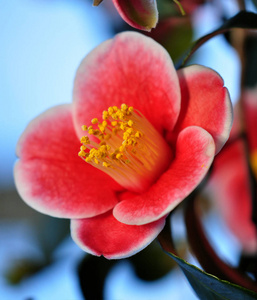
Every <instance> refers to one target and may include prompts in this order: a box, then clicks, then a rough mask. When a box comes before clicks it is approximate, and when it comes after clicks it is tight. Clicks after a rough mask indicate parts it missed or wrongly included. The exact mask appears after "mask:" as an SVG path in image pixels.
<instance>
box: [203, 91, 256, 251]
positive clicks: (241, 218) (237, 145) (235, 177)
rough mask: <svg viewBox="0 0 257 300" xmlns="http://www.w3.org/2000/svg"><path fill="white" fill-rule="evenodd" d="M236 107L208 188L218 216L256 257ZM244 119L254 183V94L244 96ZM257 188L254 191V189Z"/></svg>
mask: <svg viewBox="0 0 257 300" xmlns="http://www.w3.org/2000/svg"><path fill="white" fill-rule="evenodd" d="M238 108H239V107H236V109H237V110H236V112H235V121H234V124H233V128H232V131H231V135H230V139H229V142H228V143H227V145H226V146H225V147H224V148H223V149H222V151H221V153H219V155H218V156H217V157H216V159H215V162H214V168H213V172H212V176H211V179H210V184H209V185H208V186H207V190H208V189H209V192H211V193H210V195H212V198H213V200H214V203H215V204H216V205H217V207H218V211H219V213H220V214H221V215H222V217H223V218H224V220H225V222H226V224H227V225H228V227H229V228H230V230H231V231H232V233H233V234H234V235H235V236H236V237H237V239H238V240H239V241H240V243H241V245H242V249H243V251H244V252H245V253H256V251H257V235H256V228H255V225H254V223H253V222H252V220H251V217H252V199H251V197H252V195H251V188H252V187H251V186H250V182H251V180H250V175H249V166H248V163H247V154H246V147H245V144H244V142H243V139H242V137H240V133H241V129H240V119H239V110H238ZM243 114H244V115H243V117H244V120H245V123H246V133H247V139H248V142H249V152H250V153H249V155H250V162H251V167H252V171H253V173H254V176H255V177H256V179H257V135H256V128H257V90H256V89H255V90H246V91H244V92H243ZM255 188H256V187H255Z"/></svg>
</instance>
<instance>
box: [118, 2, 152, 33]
mask: <svg viewBox="0 0 257 300" xmlns="http://www.w3.org/2000/svg"><path fill="white" fill-rule="evenodd" d="M113 3H114V5H115V7H116V9H117V11H118V12H119V14H120V16H121V17H122V18H123V20H124V21H125V22H127V23H128V24H129V25H130V26H132V27H135V28H137V29H141V30H146V31H150V30H151V29H152V28H155V26H156V24H157V22H158V10H157V4H156V0H113Z"/></svg>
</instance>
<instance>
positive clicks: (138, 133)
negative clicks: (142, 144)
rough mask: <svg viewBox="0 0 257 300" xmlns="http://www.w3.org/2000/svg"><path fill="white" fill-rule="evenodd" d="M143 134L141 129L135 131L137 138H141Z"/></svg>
mask: <svg viewBox="0 0 257 300" xmlns="http://www.w3.org/2000/svg"><path fill="white" fill-rule="evenodd" d="M142 135H143V134H142V132H140V131H137V132H136V133H135V137H136V138H140V137H141V136H142Z"/></svg>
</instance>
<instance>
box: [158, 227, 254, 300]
mask: <svg viewBox="0 0 257 300" xmlns="http://www.w3.org/2000/svg"><path fill="white" fill-rule="evenodd" d="M158 239H159V242H160V244H161V247H162V248H163V250H164V251H166V252H167V254H168V255H169V256H170V257H172V259H173V260H175V261H176V262H177V263H178V265H179V266H180V268H181V269H182V271H183V272H184V274H185V276H186V277H187V279H188V281H189V283H190V284H191V286H192V288H193V289H194V291H195V292H196V294H197V296H198V297H199V299H202V300H205V299H208V300H225V299H226V300H241V299H244V300H252V299H257V294H256V293H255V292H253V291H251V290H248V289H245V288H243V287H241V286H239V285H236V284H233V283H230V282H229V281H225V280H221V279H219V278H218V277H216V276H214V275H212V274H209V273H206V272H204V271H202V270H200V269H199V268H197V267H196V266H194V265H191V264H189V263H188V262H186V261H185V260H183V259H182V258H180V257H179V256H177V255H176V254H175V253H176V252H175V249H174V245H173V240H172V234H171V230H170V225H169V224H168V222H167V225H166V226H165V228H164V230H163V231H162V232H161V233H160V235H159V237H158Z"/></svg>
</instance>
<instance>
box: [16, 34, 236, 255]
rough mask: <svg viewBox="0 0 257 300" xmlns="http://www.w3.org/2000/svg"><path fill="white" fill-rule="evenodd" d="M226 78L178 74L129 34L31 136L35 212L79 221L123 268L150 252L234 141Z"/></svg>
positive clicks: (75, 231)
mask: <svg viewBox="0 0 257 300" xmlns="http://www.w3.org/2000/svg"><path fill="white" fill-rule="evenodd" d="M223 85H224V84H223V80H222V78H221V77H220V76H219V75H218V74H217V73H216V72H214V71H213V70H211V69H209V68H205V67H203V66H199V65H194V66H190V67H187V68H184V69H181V70H179V71H178V72H176V70H175V68H174V66H173V63H172V61H171V59H170V57H169V55H168V53H167V52H166V50H165V49H164V48H163V47H162V46H160V45H159V44H158V43H156V42H155V41H153V40H152V39H151V38H148V37H146V36H144V35H142V34H139V33H133V32H124V33H121V34H118V35H117V36H116V37H115V38H114V39H112V40H108V41H106V42H104V43H102V44H101V45H100V46H98V47H97V48H96V49H94V50H93V51H92V52H91V53H90V54H88V55H87V56H86V57H85V59H84V60H83V61H82V63H81V65H80V67H79V68H78V70H77V74H76V78H75V82H74V91H73V102H72V104H70V105H61V106H57V107H53V108H51V109H49V110H48V111H46V112H45V113H43V114H41V115H40V116H39V117H37V118H36V119H35V120H33V121H32V122H31V123H30V124H29V125H28V127H27V128H26V130H25V132H24V133H23V135H22V136H21V138H20V140H19V142H18V146H17V155H18V157H19V158H20V159H19V161H18V162H17V163H16V165H15V181H16V185H17V189H18V191H19V193H20V195H21V197H22V198H23V199H24V201H25V202H26V203H28V204H29V205H30V206H31V207H33V208H34V209H36V210H38V211H40V212H42V213H45V214H48V215H51V216H55V217H61V218H70V219H71V234H72V237H73V239H74V241H75V242H76V243H77V244H78V245H79V246H80V247H81V248H82V249H84V250H85V251H86V252H89V253H92V254H94V255H104V256H105V257H107V258H123V257H127V256H130V255H133V254H135V253H136V252H138V251H140V250H141V249H143V248H144V247H146V246H147V245H148V244H149V243H150V242H151V241H152V240H153V239H155V238H156V236H157V235H158V234H159V233H160V232H161V230H162V229H163V227H164V224H165V218H166V217H167V215H168V214H169V212H170V211H171V210H172V209H174V208H175V207H176V206H177V205H178V204H179V203H180V202H181V201H182V200H183V199H184V198H185V197H186V196H187V195H188V194H189V193H190V192H191V191H192V190H193V189H194V188H195V187H196V186H197V185H198V184H199V183H200V181H201V180H202V178H203V177H204V176H205V174H206V172H207V171H208V169H209V167H210V165H211V163H212V161H213V158H214V155H215V153H217V152H218V151H219V150H220V149H221V148H222V146H223V144H224V143H225V141H226V140H227V138H228V135H229V132H230V129H231V124H232V109H231V102H230V98H229V95H228V92H227V89H226V88H225V87H224V86H223Z"/></svg>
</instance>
